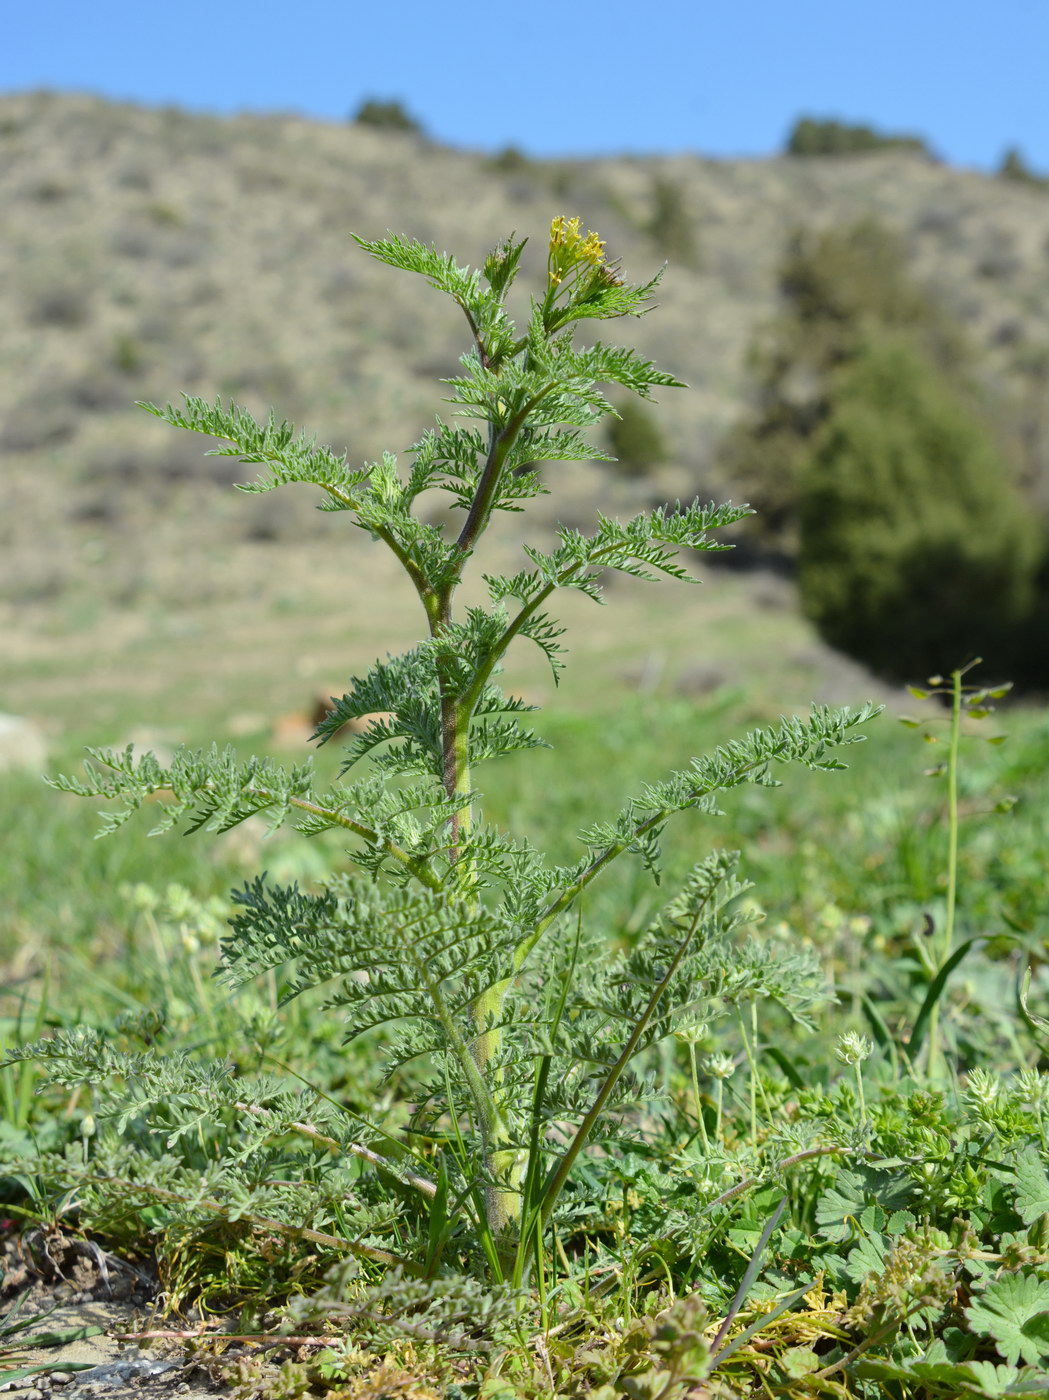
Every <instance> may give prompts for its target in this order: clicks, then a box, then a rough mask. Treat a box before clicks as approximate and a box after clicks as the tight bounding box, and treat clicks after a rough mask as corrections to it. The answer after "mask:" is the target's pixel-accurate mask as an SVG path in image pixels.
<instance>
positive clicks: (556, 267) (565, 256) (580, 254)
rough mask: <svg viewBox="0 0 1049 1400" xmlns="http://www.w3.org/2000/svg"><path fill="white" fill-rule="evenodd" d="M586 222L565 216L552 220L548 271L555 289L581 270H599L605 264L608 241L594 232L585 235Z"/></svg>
mask: <svg viewBox="0 0 1049 1400" xmlns="http://www.w3.org/2000/svg"><path fill="white" fill-rule="evenodd" d="M582 222H583V221H582V220H581V219H580V218H579V217H578V216H576V217H575V218H572V219H566V218H565V216H564V215H563V214H558V215H557V217H556V218H555V219H553V220H552V221H551V224H550V251H549V254H548V256H547V262H546V269H547V276H548V278H549V279H550V282H551V284H552V285H554V286H560V285H561V283H562V282H563V281H564V279H565V278H566V277H567V276H568V275H569V274H570V273H571V272H573V271H574V270H575V269H577V268H578V269H582V268H590V269H593V270H597V269H599V268H601V266H602V265H603V263H604V260H605V245H604V242H603V241H602V239H600V238H598V236H597V234H596V233H594V232H593V231H592V230H590V229H587V230H586V232H585V233H584V232H583V227H582Z"/></svg>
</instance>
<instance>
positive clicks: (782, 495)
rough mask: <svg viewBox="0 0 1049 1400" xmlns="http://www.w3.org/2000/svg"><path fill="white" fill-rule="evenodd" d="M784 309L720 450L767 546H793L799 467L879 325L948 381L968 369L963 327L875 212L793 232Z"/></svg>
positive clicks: (787, 551) (761, 348) (776, 549)
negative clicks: (842, 380)
mask: <svg viewBox="0 0 1049 1400" xmlns="http://www.w3.org/2000/svg"><path fill="white" fill-rule="evenodd" d="M779 285H780V293H781V296H782V298H783V312H782V314H781V315H780V317H779V318H778V320H777V321H776V322H775V323H774V324H773V325H772V326H771V327H769V328H768V329H767V330H766V331H765V332H764V335H763V338H762V340H761V341H760V342H759V343H758V344H757V345H756V346H755V348H754V350H753V351H752V355H751V358H752V364H753V371H754V379H755V389H754V406H753V410H752V412H751V414H750V415H749V416H748V417H747V418H746V419H744V420H743V422H741V423H740V424H739V426H738V427H737V428H736V429H735V430H734V431H733V432H732V433H731V434H730V435H729V437H728V438H727V439H726V441H725V442H724V444H723V445H722V449H721V453H720V456H721V464H722V475H723V476H724V477H726V478H727V479H728V480H730V481H732V482H733V483H734V485H735V486H736V488H737V489H738V490H739V492H740V494H741V496H742V498H743V499H744V500H749V501H750V502H751V504H752V505H754V506H755V507H756V509H757V510H758V515H757V516H756V517H755V518H754V520H753V521H752V522H751V523H750V534H751V536H752V539H753V540H754V542H755V544H757V545H758V546H759V547H760V548H761V549H762V550H764V551H765V552H766V553H771V554H777V555H786V556H791V555H793V554H794V553H795V552H796V548H797V505H798V471H799V467H800V463H801V461H802V459H803V458H804V457H805V456H806V454H807V453H808V451H809V447H810V444H811V442H812V438H813V435H814V434H815V433H816V432H817V431H818V430H819V429H820V427H821V425H822V424H823V423H824V422H825V421H826V419H827V417H828V414H829V413H830V411H831V403H830V394H831V381H832V378H833V375H834V373H835V372H836V371H837V370H838V369H839V368H840V367H841V366H843V365H846V364H848V362H849V361H850V360H851V359H852V358H853V356H854V355H855V354H856V353H857V349H858V347H860V346H861V345H862V344H863V343H864V340H865V337H866V336H867V335H868V334H869V333H870V332H871V331H874V330H877V329H879V328H882V329H887V330H890V331H892V332H893V333H894V334H895V333H899V334H903V335H906V336H907V337H908V338H909V339H910V340H911V341H912V342H913V343H914V344H915V346H916V347H917V348H918V349H919V350H920V351H921V353H922V354H923V355H925V356H926V357H927V358H928V359H930V360H931V361H932V363H934V364H935V365H936V366H937V367H938V368H939V369H940V370H942V371H943V372H944V373H945V374H947V375H948V376H949V377H950V378H951V379H952V380H957V381H961V380H963V379H964V378H965V377H966V375H967V369H968V358H969V356H968V351H967V348H966V345H965V342H964V338H963V336H962V334H961V331H960V330H959V329H958V327H957V326H956V325H955V323H954V322H953V321H952V320H951V318H950V317H949V316H948V315H947V314H946V313H945V312H944V311H943V309H942V308H941V307H940V306H939V305H938V304H937V303H936V302H935V301H934V300H933V298H931V297H930V296H929V295H928V294H927V293H926V292H925V291H924V290H923V289H922V288H921V287H919V286H917V285H916V284H915V283H914V282H913V281H912V280H911V277H910V275H909V272H908V268H907V259H906V253H905V251H904V248H903V245H902V243H901V242H900V240H899V239H898V238H897V237H896V235H895V234H893V233H892V232H891V231H890V230H888V229H886V228H885V227H884V226H882V225H881V224H878V223H877V222H875V221H874V220H872V219H863V220H860V221H859V222H857V223H854V224H850V225H847V226H845V227H843V228H837V229H829V230H825V231H821V232H817V231H814V230H808V229H802V230H799V231H796V232H795V233H794V234H793V235H792V236H791V238H790V240H789V242H788V246H787V250H786V254H785V257H784V260H783V263H782V266H781V268H780V276H779Z"/></svg>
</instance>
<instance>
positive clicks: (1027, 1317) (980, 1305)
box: [965, 1273, 1049, 1366]
mask: <svg viewBox="0 0 1049 1400" xmlns="http://www.w3.org/2000/svg"><path fill="white" fill-rule="evenodd" d="M965 1315H966V1317H967V1318H968V1319H969V1326H970V1327H971V1328H972V1329H973V1331H974V1332H978V1333H979V1334H980V1335H981V1336H984V1337H990V1338H992V1340H993V1341H994V1344H995V1346H996V1347H997V1348H998V1350H999V1352H1000V1353H1001V1355H1002V1356H1004V1357H1005V1359H1006V1361H1008V1362H1009V1363H1010V1365H1015V1364H1016V1362H1017V1361H1018V1360H1019V1359H1021V1358H1022V1359H1023V1360H1024V1361H1025V1362H1027V1363H1028V1365H1031V1366H1036V1365H1037V1364H1038V1363H1039V1362H1040V1361H1041V1360H1042V1358H1043V1357H1049V1279H1040V1278H1038V1277H1037V1276H1036V1275H1035V1274H1033V1273H1017V1274H1003V1275H1002V1277H1001V1278H998V1279H995V1281H994V1282H993V1283H989V1284H988V1285H987V1287H986V1288H985V1289H984V1291H983V1292H982V1293H981V1294H980V1296H979V1297H978V1298H976V1299H974V1300H973V1302H972V1303H971V1304H970V1305H969V1307H967V1308H966V1309H965Z"/></svg>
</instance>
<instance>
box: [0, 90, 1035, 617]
mask: <svg viewBox="0 0 1049 1400" xmlns="http://www.w3.org/2000/svg"><path fill="white" fill-rule="evenodd" d="M668 200H669V201H670V204H671V206H672V207H673V208H674V211H675V214H676V219H675V221H674V232H673V238H672V240H671V241H672V244H673V246H672V247H671V248H669V249H668V248H667V247H666V242H667V225H666V224H665V223H664V224H663V225H662V226H657V225H658V223H659V218H660V215H659V212H658V211H659V210H660V209H663V210H664V211H665V210H666V208H667V201H668ZM0 209H2V210H3V213H2V237H0V367H2V371H3V372H2V374H0V546H2V562H0V591H2V593H3V595H4V596H5V597H6V599H7V602H8V605H9V606H10V607H14V608H17V609H18V610H19V614H20V620H21V622H22V623H24V622H25V620H26V610H27V609H28V610H30V611H32V609H33V608H34V607H37V606H40V607H41V608H44V609H47V608H49V607H51V606H52V604H53V603H54V601H55V600H56V599H59V598H69V597H79V596H80V595H81V594H82V593H83V594H84V595H85V596H86V595H90V596H91V597H92V598H94V599H96V600H98V601H99V604H100V605H109V604H112V603H115V604H119V605H125V606H127V605H132V604H136V605H137V604H138V603H139V602H141V601H142V600H143V599H144V598H148V597H149V596H150V595H151V594H154V595H159V596H165V597H168V598H170V597H171V596H172V594H173V591H177V592H178V596H180V597H181V598H183V599H184V600H185V599H192V598H194V597H197V598H203V599H204V600H205V601H206V599H207V597H209V596H211V593H216V592H219V591H221V592H223V594H224V596H226V595H227V594H228V590H230V589H232V588H237V587H239V588H241V589H242V590H244V592H245V593H250V592H252V591H253V590H256V589H257V588H259V587H260V586H263V583H262V581H263V580H272V579H274V578H282V579H283V578H287V577H289V576H291V575H293V574H294V572H295V570H296V569H299V568H301V567H302V550H301V545H302V542H303V541H304V540H314V539H316V538H317V537H318V536H322V535H325V534H326V533H327V532H328V530H329V528H330V525H331V522H330V519H329V518H327V517H324V516H318V515H317V514H316V513H315V512H314V511H313V510H312V509H311V506H312V502H311V501H308V500H301V501H300V500H299V499H298V498H297V496H296V495H295V493H283V494H282V497H281V498H280V499H278V498H277V497H263V498H255V499H252V500H251V501H250V502H249V501H245V500H243V499H237V498H235V497H234V496H233V493H231V492H229V491H228V490H225V489H223V490H222V491H219V490H218V489H216V487H217V486H218V485H221V486H222V487H223V488H225V486H226V484H227V483H228V482H229V481H230V480H231V479H234V478H235V477H236V475H237V468H236V467H235V466H232V465H231V464H230V463H229V462H228V461H226V460H224V459H217V460H216V459H210V460H205V459H203V458H202V456H201V453H200V444H198V443H197V442H195V441H193V440H191V439H189V438H188V437H185V436H180V435H178V434H175V433H172V432H171V431H170V430H167V429H165V428H163V427H162V426H161V425H159V424H157V423H156V422H155V421H153V420H151V419H149V418H147V417H146V416H145V415H144V414H142V413H141V412H139V411H138V410H136V409H135V408H134V407H133V406H132V405H133V401H134V400H136V399H141V398H148V399H160V400H165V399H168V398H174V397H176V396H177V394H178V392H179V391H180V390H187V391H193V392H198V393H201V394H204V395H207V396H213V395H216V394H223V395H231V394H232V395H235V396H237V397H238V398H239V399H241V400H243V401H244V402H245V403H246V404H247V405H248V406H249V407H251V408H253V409H255V410H263V409H265V408H266V407H267V406H268V405H269V404H270V403H272V404H274V405H275V406H276V408H277V410H278V412H279V413H281V414H284V415H287V416H289V417H291V418H293V419H294V420H296V421H298V422H304V423H306V424H307V425H308V426H309V427H310V428H311V430H315V431H316V432H317V433H318V434H319V436H320V437H321V438H322V440H327V441H329V442H331V443H332V444H334V445H336V446H337V447H339V448H340V449H341V448H343V447H346V448H348V450H349V452H350V454H351V458H364V459H368V458H371V457H373V456H374V455H375V454H377V453H378V452H380V451H381V450H382V448H384V447H390V448H394V449H398V450H399V449H403V448H404V447H405V446H406V445H407V444H408V443H410V442H411V441H412V439H413V438H414V437H415V436H416V435H417V433H418V432H419V431H420V429H421V428H423V427H424V426H425V425H426V424H427V423H428V422H429V421H430V418H431V415H432V413H433V410H434V408H435V406H436V385H435V379H436V378H437V377H439V376H441V375H443V374H448V373H450V372H452V371H453V370H454V367H455V364H456V356H457V355H458V354H459V353H460V351H461V350H462V349H463V348H465V341H464V338H463V327H462V326H460V324H459V322H458V320H457V317H456V315H455V313H454V308H452V307H451V306H450V305H449V304H448V303H446V302H445V301H444V300H443V299H442V298H440V297H438V296H437V295H435V294H432V293H430V292H429V291H428V290H427V288H426V287H425V286H424V285H423V284H422V283H421V282H419V281H417V280H413V279H412V278H409V277H405V276H403V275H397V274H395V273H393V272H391V271H390V270H389V269H387V268H384V267H381V266H379V265H377V264H375V263H374V262H372V261H371V260H370V259H368V258H367V257H365V256H364V255H363V254H362V253H361V252H360V251H359V250H358V249H357V248H356V247H355V245H354V244H353V242H352V239H351V237H350V233H351V231H355V232H358V233H360V234H362V235H365V236H377V235H381V234H382V233H383V232H385V231H386V230H388V229H389V230H395V231H399V232H404V233H406V234H408V235H411V236H413V237H416V238H419V239H422V240H425V241H433V242H434V243H435V244H437V246H438V247H440V248H442V249H444V248H447V249H450V250H454V251H455V253H456V255H457V256H458V257H459V258H460V259H469V260H472V261H478V260H479V259H480V258H481V257H482V256H483V254H484V252H485V251H486V250H487V249H488V248H489V247H490V246H491V245H492V243H493V242H494V241H495V240H496V239H498V238H499V237H501V236H503V235H505V234H506V233H507V232H509V231H510V230H511V229H515V230H517V231H518V232H519V233H528V234H530V235H532V237H533V239H534V243H533V249H534V251H533V258H532V270H533V271H534V269H535V265H536V263H537V260H538V259H539V258H540V257H541V256H543V254H542V253H541V252H540V250H541V249H542V248H543V247H544V246H545V232H546V229H547V227H548V225H549V221H550V218H551V215H552V214H554V213H557V212H561V211H567V212H569V213H579V214H580V215H581V216H582V217H583V219H584V220H585V222H586V224H587V225H588V226H590V227H593V228H596V229H597V230H599V231H600V234H601V236H602V237H603V238H605V239H606V240H607V243H608V247H609V249H610V251H611V252H612V253H613V254H614V255H618V256H621V258H622V260H623V263H624V265H625V267H626V268H627V269H628V270H629V271H630V273H631V274H633V275H635V276H638V277H640V276H644V275H646V274H648V273H649V272H650V271H654V270H655V268H656V267H657V266H658V265H659V264H660V263H661V262H662V261H663V259H664V256H665V255H666V254H667V253H670V254H671V256H670V266H669V268H668V271H667V276H666V281H665V283H664V290H663V293H662V296H661V305H660V306H659V308H658V310H657V311H656V312H655V313H654V314H653V315H652V316H650V317H646V318H644V319H642V320H641V321H639V322H636V323H631V324H629V325H626V326H622V327H616V328H615V332H614V333H615V335H616V336H617V337H618V336H620V335H622V338H623V339H627V340H629V341H631V342H632V343H634V344H635V345H637V346H638V347H639V348H640V349H641V350H642V351H643V352H645V353H646V354H648V355H650V356H651V357H652V358H653V359H655V360H656V361H657V362H658V363H659V364H660V365H661V366H664V367H665V368H667V369H669V370H672V371H673V372H674V373H676V374H678V375H679V376H680V377H681V378H683V379H684V380H686V381H687V382H688V383H689V384H690V386H691V387H690V389H689V390H688V391H671V392H667V393H666V394H665V395H664V396H663V402H662V403H661V405H660V417H659V422H660V426H661V427H662V429H663V431H664V433H665V436H666V437H667V439H668V440H669V443H670V447H671V452H672V461H671V462H670V463H669V464H668V465H667V466H666V467H665V468H664V469H663V470H662V473H661V477H660V480H659V482H658V483H657V484H656V485H652V484H645V485H643V486H639V485H637V484H636V483H630V482H625V481H622V480H616V479H614V478H612V479H610V476H609V473H608V469H598V468H593V469H588V468H572V469H571V470H570V472H569V473H566V476H565V478H564V479H563V480H562V481H559V482H558V493H557V498H556V499H553V500H549V501H547V502H545V503H543V504H542V506H541V509H545V510H546V512H547V518H548V519H550V518H552V517H553V516H555V515H557V516H560V517H562V518H567V519H569V520H572V521H575V520H576V518H578V519H579V520H585V519H588V518H589V516H590V512H591V508H592V504H593V498H594V496H595V493H596V492H597V491H598V490H601V491H602V492H603V500H604V502H605V507H606V509H626V508H629V507H630V506H631V505H632V504H634V503H635V502H636V500H637V499H638V498H639V497H650V496H651V495H652V494H653V493H654V492H655V493H658V492H663V493H666V494H673V495H679V494H680V495H683V496H692V495H695V494H699V495H701V496H704V497H706V496H709V495H715V494H723V493H724V494H731V493H732V489H733V483H732V482H730V481H720V480H718V479H717V467H716V462H715V452H716V448H717V445H718V443H719V441H720V439H721V438H722V436H723V434H724V432H725V430H726V429H727V428H728V427H729V426H730V425H731V424H732V423H733V422H734V421H735V420H736V419H737V418H738V416H739V415H740V413H741V411H742V409H743V407H744V404H745V401H746V400H745V396H746V392H747V383H748V379H747V351H748V347H749V346H750V345H751V343H752V341H753V338H754V336H755V334H756V333H757V332H759V331H760V329H761V327H762V326H763V325H765V324H766V323H767V322H768V321H769V319H770V318H771V317H772V316H773V315H774V314H775V311H776V306H777V289H776V269H777V266H778V264H779V261H780V259H781V257H782V253H783V249H784V244H785V239H786V238H787V236H788V235H789V234H790V232H791V231H792V230H793V229H795V228H796V227H798V226H800V225H805V224H808V225H832V224H838V223H843V222H848V221H851V220H854V219H856V218H858V217H860V216H862V215H876V216H877V217H878V218H879V219H881V220H883V221H884V222H885V223H886V224H888V225H889V226H890V227H892V228H893V229H895V230H896V231H897V232H899V233H900V234H901V235H902V236H903V238H904V240H905V242H906V246H907V248H908V250H909V254H910V257H911V260H912V267H913V271H914V272H915V274H916V276H917V277H918V278H919V279H920V280H921V281H922V282H923V283H925V284H926V285H927V286H929V287H931V288H932V289H933V290H934V291H935V292H936V293H937V294H938V295H939V296H940V297H941V298H942V300H943V301H944V303H945V304H946V305H947V306H948V307H949V308H950V309H951V310H952V311H953V312H954V313H955V314H956V315H957V316H958V317H959V318H960V320H961V321H962V323H963V325H964V326H965V327H966V329H967V331H968V333H969V335H970V337H971V339H972V341H973V343H974V345H975V347H976V351H977V360H978V364H979V366H980V368H981V373H982V375H983V377H984V379H985V382H986V384H987V387H988V393H989V396H990V398H991V400H992V402H995V403H997V404H998V405H999V407H1000V410H1001V413H1002V415H1003V417H1005V418H1010V417H1011V418H1012V419H1013V421H1014V424H1017V423H1018V424H1019V425H1020V426H1019V427H1018V428H1014V435H1022V433H1024V432H1026V433H1027V436H1028V439H1029V443H1028V446H1029V448H1030V451H1031V453H1033V454H1034V456H1035V457H1037V454H1038V453H1039V452H1041V453H1043V455H1044V451H1045V442H1046V440H1047V439H1049V433H1046V432H1045V424H1044V421H1043V423H1042V428H1041V429H1039V428H1038V426H1037V422H1036V418H1037V411H1038V410H1037V409H1036V408H1034V409H1032V408H1031V407H1030V406H1031V405H1036V404H1037V402H1038V401H1039V400H1038V392H1039V384H1040V383H1041V384H1042V385H1043V386H1044V379H1045V375H1046V366H1047V364H1049V329H1047V321H1046V309H1047V303H1049V195H1047V194H1046V193H1045V192H1044V191H1043V190H1040V189H1036V188H1031V187H1029V186H1026V185H1023V184H1020V183H1015V182H1010V181H1005V180H1001V179H992V178H988V177H985V176H982V175H979V174H975V173H972V172H968V171H963V170H955V169H949V168H947V167H944V166H941V165H937V164H935V163H933V162H932V161H930V160H929V159H928V158H927V157H925V156H923V155H921V154H920V153H910V152H896V151H892V152H885V153H877V154H868V155H863V156H855V157H831V158H826V157H816V158H812V157H810V158H797V157H795V158H790V157H781V158H778V159H772V160H764V161H755V160H747V161H715V160H708V159H704V158H701V157H699V156H687V157H686V156H681V157H675V158H673V159H670V158H660V157H652V158H646V159H641V158H622V159H604V158H603V159H592V160H574V161H556V162H554V161H551V162H531V161H528V160H525V159H523V158H521V157H515V156H513V155H512V153H507V154H506V155H504V157H503V158H502V159H496V160H494V161H493V160H492V159H490V158H488V157H485V156H482V155H480V154H478V153H472V152H469V151H461V150H449V149H443V148H441V147H439V146H436V145H433V144H431V143H429V142H428V141H426V140H425V139H424V138H422V137H420V136H417V135H413V134H400V133H389V132H383V131H378V130H374V129H371V128H367V127H363V126H360V125H352V124H345V125H330V124H329V125H325V124H321V123H317V122H312V121H307V120H304V119H301V118H298V117H294V116H288V115H273V116H238V117H236V118H233V119H229V120H226V119H218V118H215V117H211V116H206V115H191V114H189V113H186V112H183V111H181V110H178V109H174V108H170V109H162V110H153V109H144V108H140V107H135V106H130V105H120V104H115V103H111V102H107V101H103V100H100V99H95V98H90V97H83V96H75V95H54V94H46V93H43V94H29V95H18V96H8V97H3V98H0ZM675 254H676V256H675ZM1043 392H1044V389H1043ZM1024 404H1026V405H1027V406H1028V407H1027V410H1026V411H1027V412H1028V415H1029V417H1030V415H1031V414H1034V417H1033V418H1030V421H1027V420H1023V418H1022V414H1021V413H1020V408H1021V406H1022V405H1024ZM1039 431H1041V432H1042V437H1041V438H1039V437H1038V433H1039ZM1032 444H1033V445H1032ZM1032 460H1033V458H1032ZM1041 465H1042V468H1043V469H1044V471H1045V476H1046V478H1049V465H1047V464H1046V463H1044V462H1043V463H1042V464H1041ZM202 493H206V498H205V496H204V495H202ZM737 494H738V493H737ZM609 500H610V501H611V503H612V504H611V507H609V506H608V504H607V503H608V501H609ZM146 521H149V522H150V533H149V534H148V535H147V534H145V533H144V531H143V525H144V523H145V522H146ZM231 533H232V540H233V543H232V544H231V545H230V549H233V548H234V547H235V546H236V544H237V541H238V540H239V541H240V543H243V544H247V545H250V546H251V550H250V561H249V564H248V565H245V566H244V567H243V568H242V567H241V563H243V561H239V562H238V563H237V566H236V568H235V567H234V566H233V564H232V563H230V564H229V566H228V567H224V566H223V565H222V563H221V561H220V560H219V559H218V556H216V555H215V551H214V544H215V542H216V541H218V540H220V539H222V540H226V541H229V540H230V538H231ZM226 557H227V556H225V555H223V556H222V558H223V559H225V558H226ZM205 558H206V560H207V567H206V568H205V567H204V564H203V563H202V562H201V561H203V560H204V559H205ZM198 565H199V567H198ZM223 569H224V571H222V572H220V573H218V574H216V572H215V571H216V570H223ZM234 575H236V580H237V582H234ZM209 590H210V592H209Z"/></svg>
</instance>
